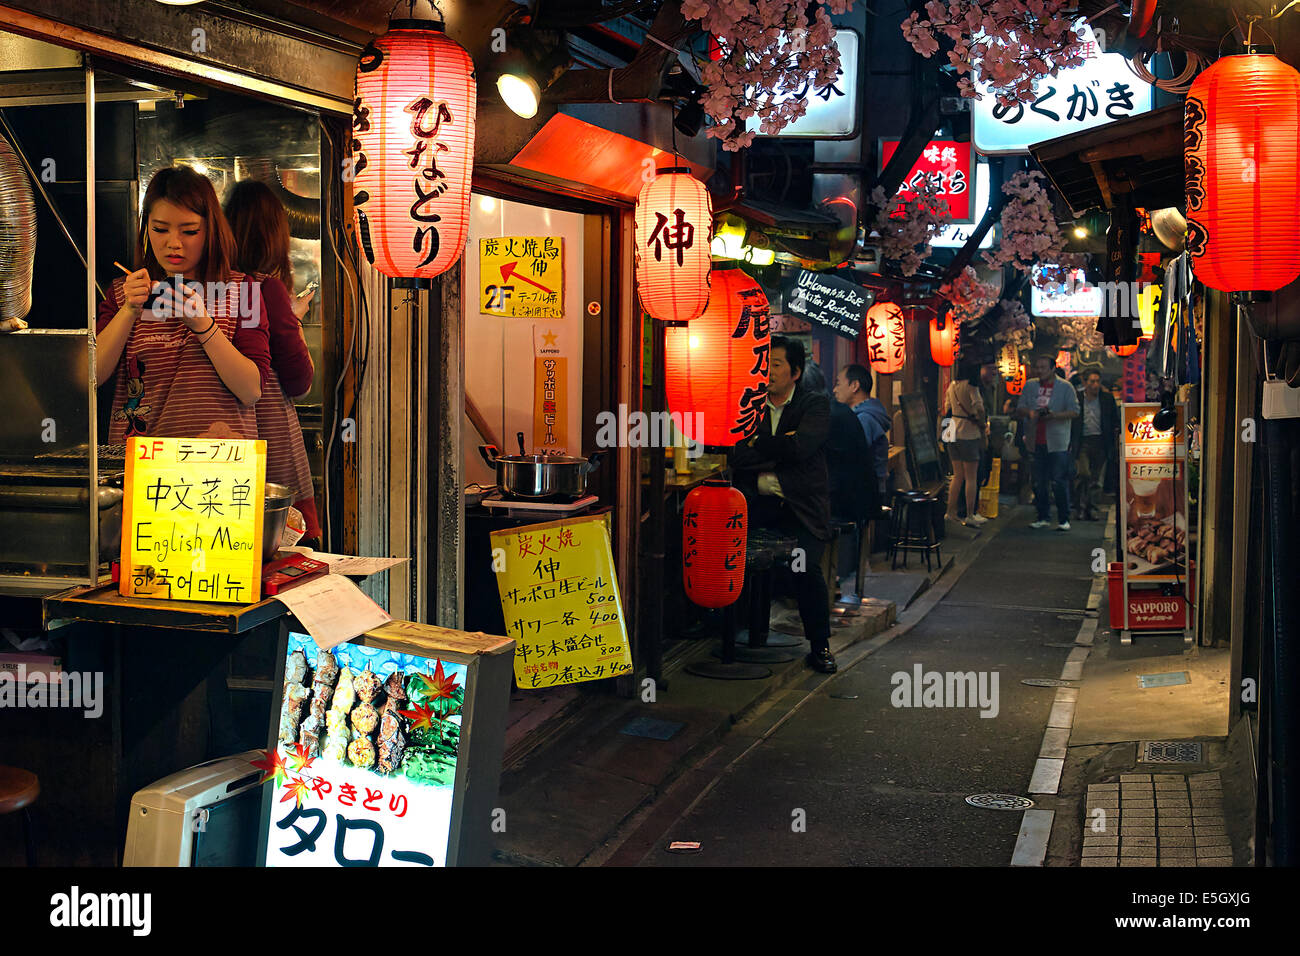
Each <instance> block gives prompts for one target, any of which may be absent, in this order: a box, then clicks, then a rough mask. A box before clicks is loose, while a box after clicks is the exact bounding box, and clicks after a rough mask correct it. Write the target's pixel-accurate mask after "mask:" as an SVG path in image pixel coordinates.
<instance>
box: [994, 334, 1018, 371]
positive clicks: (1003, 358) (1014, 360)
mask: <svg viewBox="0 0 1300 956" xmlns="http://www.w3.org/2000/svg"><path fill="white" fill-rule="evenodd" d="M1018 368H1020V352H1019V351H1017V349H1016V347H1015V346H1014V345H1012V344H1011V343H1010V342H1008V343H1007V344H1006V345H1004V346H1002V348H1001V349H1000V350H999V351H998V374H999V375H1001V376H1002V377H1003V378H1006V379H1010V378H1015V376H1016V370H1017V369H1018Z"/></svg>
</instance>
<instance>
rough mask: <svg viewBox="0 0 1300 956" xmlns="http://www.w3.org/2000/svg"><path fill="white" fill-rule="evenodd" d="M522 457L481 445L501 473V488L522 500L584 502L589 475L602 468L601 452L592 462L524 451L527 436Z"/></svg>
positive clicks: (521, 439)
mask: <svg viewBox="0 0 1300 956" xmlns="http://www.w3.org/2000/svg"><path fill="white" fill-rule="evenodd" d="M515 437H516V438H517V439H518V441H519V454H518V455H502V454H501V452H500V449H498V448H497V447H496V446H495V445H480V446H479V449H478V450H479V454H480V455H482V456H483V460H484V461H485V462H487V464H488V467H489V468H495V469H496V472H497V485H498V486H499V487H500V488H501V490H502V491H503V492H505V493H506V494H508V495H516V496H518V497H520V498H551V497H561V496H563V497H569V498H581V497H582V496H583V495H584V494H586V493H587V475H589V474H591V472H593V471H595V470H596V467H597V466H598V465H599V464H600V458H601V454H602V453H601V452H598V451H597V452H593V453H592V455H591V457H589V458H572V457H570V456H568V455H530V454H528V453H527V452H526V451H525V449H524V433H523V432H519V433H518V434H517V435H516V436H515Z"/></svg>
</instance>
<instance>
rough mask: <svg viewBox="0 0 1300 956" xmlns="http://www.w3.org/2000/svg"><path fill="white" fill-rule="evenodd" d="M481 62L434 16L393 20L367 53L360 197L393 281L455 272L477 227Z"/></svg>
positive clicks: (356, 191)
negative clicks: (473, 198)
mask: <svg viewBox="0 0 1300 956" xmlns="http://www.w3.org/2000/svg"><path fill="white" fill-rule="evenodd" d="M476 98H477V97H476V90H475V82H474V63H473V61H472V60H471V59H470V56H469V54H468V53H466V52H465V49H464V48H463V47H462V46H461V45H460V44H458V43H456V42H455V41H454V40H451V39H449V38H448V37H447V35H446V34H445V33H443V32H442V23H441V22H440V21H435V20H392V21H391V22H390V23H389V30H388V32H387V33H385V34H384V35H383V36H381V37H379V38H378V39H377V40H375V41H373V42H372V43H371V44H370V45H369V46H367V47H366V48H365V50H363V51H362V54H361V60H360V63H359V65H358V67H357V85H356V98H355V99H354V100H353V104H352V144H351V146H352V148H351V153H352V167H351V170H350V172H351V174H352V176H353V179H352V202H353V205H354V206H355V207H356V214H357V235H358V237H359V239H360V242H361V248H362V250H363V251H364V252H365V255H366V258H367V259H368V260H369V261H370V263H371V264H372V265H373V266H374V267H375V268H376V269H378V270H379V271H380V272H382V273H383V274H384V275H386V276H390V277H392V278H421V279H427V278H432V277H433V276H436V275H439V274H441V273H443V272H445V271H447V269H449V268H450V267H451V266H452V265H453V264H454V263H455V262H456V261H457V260H458V259H459V258H460V254H461V252H462V251H463V250H464V248H465V239H466V237H467V235H468V233H469V198H470V195H469V194H470V175H471V173H472V171H473V168H474V111H475V107H476Z"/></svg>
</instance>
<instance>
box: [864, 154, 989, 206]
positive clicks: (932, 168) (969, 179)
mask: <svg viewBox="0 0 1300 956" xmlns="http://www.w3.org/2000/svg"><path fill="white" fill-rule="evenodd" d="M898 143H899V141H898V140H896V139H882V140H881V141H880V168H881V169H884V168H885V166H886V165H887V164H888V163H889V161H890V159H892V158H893V155H894V152H895V151H896V150H897V149H898ZM971 159H972V154H971V146H970V143H959V142H957V141H955V140H947V139H933V140H930V142H929V144H928V145H927V146H926V147H925V149H924V150H923V151H922V152H921V158H920V159H918V160H917V161H916V162H915V163H914V164H913V165H912V168H911V169H910V170H908V173H907V175H906V176H904V177H903V183H902V185H901V186H899V188H898V198H899V199H900V200H907V199H911V198H912V197H913V196H914V195H916V194H915V192H914V191H913V190H915V189H917V188H918V187H920V186H921V185H922V184H924V183H925V182H926V181H927V180H928V181H929V182H931V183H933V184H934V185H935V186H937V187H938V188H939V190H940V198H941V199H943V200H944V202H946V203H947V204H948V211H949V212H950V213H951V214H952V221H953V222H954V223H958V224H973V222H974V220H973V219H972V206H971V198H972V195H973V194H974V191H975V190H974V188H973V187H974V180H975V172H974V169H973V168H972V163H971Z"/></svg>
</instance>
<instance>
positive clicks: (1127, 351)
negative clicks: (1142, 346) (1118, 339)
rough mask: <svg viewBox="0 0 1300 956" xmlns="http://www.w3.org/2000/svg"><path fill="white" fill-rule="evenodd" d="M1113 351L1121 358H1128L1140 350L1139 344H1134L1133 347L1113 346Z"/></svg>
mask: <svg viewBox="0 0 1300 956" xmlns="http://www.w3.org/2000/svg"><path fill="white" fill-rule="evenodd" d="M1111 350H1112V351H1113V352H1114V353H1115V354H1116V355H1118V356H1119V357H1120V358H1128V357H1129V356H1130V355H1132V354H1133V353H1134V352H1136V351H1137V350H1138V343H1136V342H1134V343H1133V344H1132V345H1113V346H1111Z"/></svg>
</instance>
